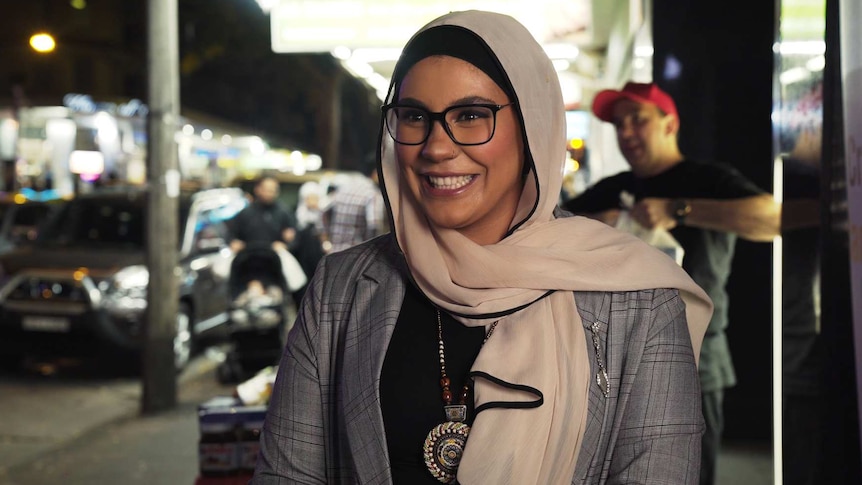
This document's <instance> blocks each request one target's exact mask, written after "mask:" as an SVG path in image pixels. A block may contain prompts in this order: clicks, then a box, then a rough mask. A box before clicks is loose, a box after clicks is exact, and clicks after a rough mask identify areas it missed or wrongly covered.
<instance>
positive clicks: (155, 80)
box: [141, 0, 180, 414]
mask: <svg viewBox="0 0 862 485" xmlns="http://www.w3.org/2000/svg"><path fill="white" fill-rule="evenodd" d="M177 1H178V0H148V2H147V8H148V21H149V36H148V37H149V39H148V50H147V66H148V75H149V80H148V85H149V108H150V109H149V118H148V120H147V124H148V126H147V128H148V144H147V145H148V146H147V159H148V164H147V188H148V192H147V194H148V196H147V213H146V214H147V217H146V219H147V226H146V227H147V267H148V269H149V273H150V280H149V285H148V288H147V300H148V302H147V325H146V326H145V329H146V330H145V332H144V335H145V336H144V344H143V354H142V357H141V359H142V362H141V366H142V377H141V378H142V381H143V382H142V385H143V392H142V393H141V399H142V402H141V411H142V412H143V413H144V414H152V413H156V412H159V411H162V410H165V409H169V408H172V407H174V406H176V403H177V378H176V369H175V366H174V350H173V341H174V336H175V335H176V315H177V311H178V288H177V279H176V276H175V275H174V271H175V268H176V265H177V241H178V236H177V232H178V229H177V225H178V221H177V220H178V211H179V209H178V199H177V197H178V195H179V185H180V177H179V171H178V170H177V167H178V160H177V158H178V152H177V146H176V144H175V142H174V134H175V133H176V126H177V123H178V118H179V109H180V108H179V106H180V100H179V98H180V96H179V48H178V45H179V41H178V39H177V38H178V35H179V34H178V26H177V24H178V20H177V16H178V6H177Z"/></svg>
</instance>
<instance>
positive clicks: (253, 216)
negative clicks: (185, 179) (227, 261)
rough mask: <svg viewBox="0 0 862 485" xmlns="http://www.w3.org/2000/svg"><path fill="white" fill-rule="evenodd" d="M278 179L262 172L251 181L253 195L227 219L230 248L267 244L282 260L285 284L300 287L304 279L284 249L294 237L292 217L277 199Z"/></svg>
mask: <svg viewBox="0 0 862 485" xmlns="http://www.w3.org/2000/svg"><path fill="white" fill-rule="evenodd" d="M279 192H280V189H279V183H278V180H277V179H276V178H275V177H272V176H269V175H264V176H262V177H260V178H259V179H258V180H257V181H256V182H255V184H254V189H253V193H252V195H253V196H254V199H253V200H252V201H251V203H249V204H248V205H247V206H246V207H245V208H243V210H241V211H240V212H238V213H237V214H236V216H234V217H233V218H232V219H230V220H229V221H228V224H227V226H228V232H229V237H230V248H231V250H233V252H234V253H238V252H239V251H242V250H244V249H246V248H247V247H251V248H261V247H271V248H272V249H273V250H274V251H275V252H276V253H277V254H278V256H279V259H280V260H281V263H282V269H283V271H284V275H285V278H286V280H287V288H288V289H289V290H290V291H291V292H296V291H298V290H300V289H301V288H302V287H304V286H305V284H306V283H307V282H308V277H307V276H306V275H305V272H304V271H303V270H302V268H301V266H300V264H299V262H298V261H297V259H296V258H295V257H294V256H293V255H292V254H291V253H290V252H289V251H288V248H289V245H290V244H291V243H293V242H294V240H295V239H296V221H295V220H294V218H293V215H292V214H291V213H290V211H289V210H287V209H286V208H285V207H284V206H283V205H282V204H281V202H280V201H279V200H278V196H279Z"/></svg>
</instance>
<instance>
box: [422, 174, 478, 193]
mask: <svg viewBox="0 0 862 485" xmlns="http://www.w3.org/2000/svg"><path fill="white" fill-rule="evenodd" d="M471 180H473V175H460V176H458V177H428V181H429V182H430V183H431V185H432V186H433V187H434V188H437V189H448V190H454V189H460V188H461V187H463V186H465V185H467V184H468V183H470V181H471Z"/></svg>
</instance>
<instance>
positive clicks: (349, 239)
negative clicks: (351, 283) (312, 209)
mask: <svg viewBox="0 0 862 485" xmlns="http://www.w3.org/2000/svg"><path fill="white" fill-rule="evenodd" d="M360 171H361V175H358V176H356V177H352V178H351V179H350V181H348V182H345V183H344V184H341V185H339V186H338V189H337V190H336V191H335V193H334V194H332V195H331V196H330V197H331V201H330V204H329V207H328V208H327V211H326V216H325V220H326V233H327V236H328V238H329V242H330V244H331V245H332V246H331V247H330V251H341V250H342V249H347V248H349V247H352V246H355V245H357V244H359V243H361V242H363V241H367V240H368V239H371V238H373V237H374V236H377V235H379V234H383V233H385V232H386V231H387V230H388V229H387V228H386V221H385V219H384V207H383V196H382V195H381V194H380V187H379V186H378V185H377V182H378V179H377V170H376V165H375V161H374V156H373V155H370V156H367V157H365V158H363V160H362V163H361V166H360Z"/></svg>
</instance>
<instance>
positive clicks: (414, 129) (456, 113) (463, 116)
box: [382, 103, 515, 146]
mask: <svg viewBox="0 0 862 485" xmlns="http://www.w3.org/2000/svg"><path fill="white" fill-rule="evenodd" d="M513 104H515V103H509V104H459V105H455V106H450V107H448V108H446V109H445V110H443V111H440V112H437V113H432V112H431V111H428V110H427V109H424V108H419V107H417V106H399V105H396V104H387V105H386V106H383V108H382V109H383V116H384V117H385V118H386V129H387V130H388V131H389V136H391V137H392V139H393V140H395V141H396V142H397V143H400V144H402V145H421V144H423V143H425V141H426V140H427V139H428V135H430V134H431V126H432V125H433V123H434V122H435V121H439V122H440V124H441V125H443V129H444V130H446V133H447V134H448V135H449V138H451V139H452V141H454V142H455V143H457V144H459V145H468V146H469V145H482V144H484V143H488V142H489V141H491V138H493V137H494V130H496V129H497V111H500V110H501V109H503V108H505V107H506V106H512V105H513Z"/></svg>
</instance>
